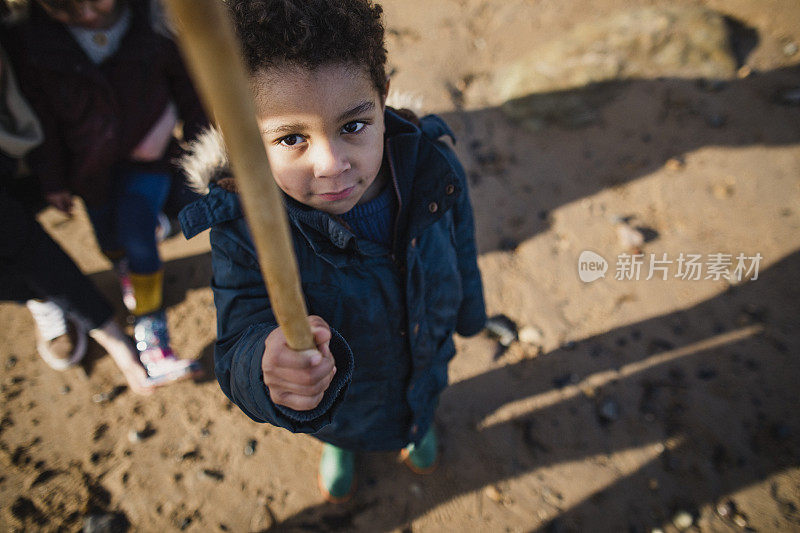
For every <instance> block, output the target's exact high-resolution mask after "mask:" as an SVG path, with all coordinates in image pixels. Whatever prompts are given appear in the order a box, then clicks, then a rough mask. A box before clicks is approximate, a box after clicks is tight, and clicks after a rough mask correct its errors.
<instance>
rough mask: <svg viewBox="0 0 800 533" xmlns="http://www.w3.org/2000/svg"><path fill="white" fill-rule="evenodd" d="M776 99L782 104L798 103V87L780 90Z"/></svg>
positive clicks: (799, 103) (799, 90) (799, 100)
mask: <svg viewBox="0 0 800 533" xmlns="http://www.w3.org/2000/svg"><path fill="white" fill-rule="evenodd" d="M778 99H779V100H780V102H781V103H782V104H784V105H800V88H794V89H786V90H785V91H781V92H780V93H779V94H778Z"/></svg>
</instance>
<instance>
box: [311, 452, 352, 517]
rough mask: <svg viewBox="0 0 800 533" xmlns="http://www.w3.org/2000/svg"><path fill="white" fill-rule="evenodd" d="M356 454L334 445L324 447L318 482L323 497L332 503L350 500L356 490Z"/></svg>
mask: <svg viewBox="0 0 800 533" xmlns="http://www.w3.org/2000/svg"><path fill="white" fill-rule="evenodd" d="M355 456H356V454H355V453H354V452H351V451H349V450H345V449H342V448H337V447H336V446H334V445H332V444H325V445H324V446H323V447H322V458H321V459H320V461H319V476H318V478H317V482H318V484H319V490H320V492H322V496H323V497H324V498H325V499H326V500H327V501H329V502H331V503H343V502H346V501H347V500H349V499H350V497H351V496H352V495H353V492H355V488H356V470H355Z"/></svg>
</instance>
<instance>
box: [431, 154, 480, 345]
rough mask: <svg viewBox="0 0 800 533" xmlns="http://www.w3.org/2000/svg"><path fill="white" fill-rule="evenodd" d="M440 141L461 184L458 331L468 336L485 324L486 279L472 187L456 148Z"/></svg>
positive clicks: (457, 234)
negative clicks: (480, 258) (480, 262)
mask: <svg viewBox="0 0 800 533" xmlns="http://www.w3.org/2000/svg"><path fill="white" fill-rule="evenodd" d="M437 145H438V146H439V148H440V149H441V150H442V152H443V153H444V154H445V156H446V157H447V159H448V162H449V163H450V165H451V167H452V168H453V170H454V171H455V174H456V176H457V177H458V182H459V185H460V188H461V191H460V194H459V197H458V200H457V201H456V205H455V206H454V207H453V219H454V223H455V241H456V242H455V244H456V253H457V255H458V269H459V272H460V273H461V288H462V291H463V299H462V300H461V305H460V306H459V309H458V320H457V322H456V333H458V334H459V335H462V336H464V337H469V336H471V335H475V334H476V333H480V331H481V330H483V328H484V326H485V324H486V306H485V303H484V299H483V283H482V282H481V273H480V270H479V269H478V251H477V247H476V245H475V223H474V220H473V216H472V203H471V202H470V196H469V188H468V185H467V179H466V175H465V172H464V167H463V166H461V162H460V161H459V160H458V158H457V157H456V155H455V152H454V151H453V150H452V149H451V148H450V147H449V146H447V145H446V144H444V143H443V142H442V141H437Z"/></svg>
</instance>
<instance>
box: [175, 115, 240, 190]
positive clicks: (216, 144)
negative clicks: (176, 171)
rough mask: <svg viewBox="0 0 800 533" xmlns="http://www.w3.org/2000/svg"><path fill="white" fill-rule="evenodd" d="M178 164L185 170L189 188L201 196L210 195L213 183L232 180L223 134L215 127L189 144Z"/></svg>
mask: <svg viewBox="0 0 800 533" xmlns="http://www.w3.org/2000/svg"><path fill="white" fill-rule="evenodd" d="M177 163H178V165H180V167H181V168H182V169H183V172H184V174H185V175H186V182H187V183H188V185H189V187H191V189H192V190H193V191H196V192H198V193H199V194H208V186H209V184H211V183H212V182H219V181H221V180H224V179H226V178H229V179H232V175H231V171H230V165H229V161H228V151H227V149H226V148H225V140H224V139H223V138H222V132H220V131H219V130H218V129H217V128H215V127H213V126H212V127H209V128H207V129H205V130H203V131H202V132H201V133H200V134H199V135H198V136H197V138H196V139H195V140H194V141H192V142H191V143H189V146H188V148H187V149H186V153H185V154H184V155H183V156H182V157H181V158H180V159H178V161H177Z"/></svg>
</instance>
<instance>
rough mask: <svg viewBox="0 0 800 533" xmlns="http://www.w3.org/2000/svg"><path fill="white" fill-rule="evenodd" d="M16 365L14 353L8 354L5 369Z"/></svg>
mask: <svg viewBox="0 0 800 533" xmlns="http://www.w3.org/2000/svg"><path fill="white" fill-rule="evenodd" d="M15 366H17V357H16V356H15V355H10V356H9V357H8V359H7V360H6V370H11V369H12V368H14V367H15Z"/></svg>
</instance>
